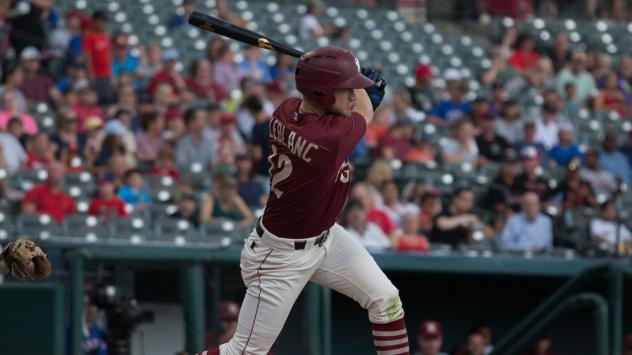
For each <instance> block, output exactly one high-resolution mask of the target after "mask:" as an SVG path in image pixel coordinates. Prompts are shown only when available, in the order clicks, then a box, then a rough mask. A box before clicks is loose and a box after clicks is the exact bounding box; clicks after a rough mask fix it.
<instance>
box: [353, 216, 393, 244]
mask: <svg viewBox="0 0 632 355" xmlns="http://www.w3.org/2000/svg"><path fill="white" fill-rule="evenodd" d="M347 232H349V234H351V235H352V236H353V237H354V238H355V239H357V240H358V241H359V242H360V244H362V246H363V247H365V248H366V250H368V251H385V250H386V249H388V248H390V247H391V240H390V239H388V237H387V236H386V235H385V234H384V232H382V230H381V229H380V227H378V226H377V224H375V223H372V222H367V225H366V228H365V230H364V233H363V234H360V233H358V231H356V230H355V229H352V228H347Z"/></svg>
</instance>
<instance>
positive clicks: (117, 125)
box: [105, 120, 127, 136]
mask: <svg viewBox="0 0 632 355" xmlns="http://www.w3.org/2000/svg"><path fill="white" fill-rule="evenodd" d="M126 133H127V128H125V125H124V124H123V123H121V121H119V120H109V121H108V122H107V123H106V124H105V134H107V135H110V136H122V135H125V134H126Z"/></svg>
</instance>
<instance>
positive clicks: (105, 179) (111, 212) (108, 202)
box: [88, 174, 128, 222]
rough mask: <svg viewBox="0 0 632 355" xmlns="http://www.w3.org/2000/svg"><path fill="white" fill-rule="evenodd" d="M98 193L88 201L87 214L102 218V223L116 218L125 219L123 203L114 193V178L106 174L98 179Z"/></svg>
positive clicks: (125, 212)
mask: <svg viewBox="0 0 632 355" xmlns="http://www.w3.org/2000/svg"><path fill="white" fill-rule="evenodd" d="M97 183H98V184H99V192H98V195H97V196H96V197H94V198H93V199H92V200H91V201H90V207H89V208H88V214H91V215H93V216H100V217H103V221H104V222H109V221H110V220H112V219H114V218H117V217H127V216H128V213H127V211H126V210H125V201H123V199H121V198H120V197H118V195H116V194H115V193H114V177H113V176H112V175H109V174H106V175H103V176H101V177H99V180H98V181H97Z"/></svg>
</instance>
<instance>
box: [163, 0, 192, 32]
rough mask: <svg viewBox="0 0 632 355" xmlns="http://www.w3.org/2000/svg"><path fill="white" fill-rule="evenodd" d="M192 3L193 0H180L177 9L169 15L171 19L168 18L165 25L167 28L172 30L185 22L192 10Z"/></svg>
mask: <svg viewBox="0 0 632 355" xmlns="http://www.w3.org/2000/svg"><path fill="white" fill-rule="evenodd" d="M193 5H194V1H193V0H182V3H181V4H180V7H179V8H178V11H176V13H175V14H174V15H173V16H171V19H169V24H168V25H167V27H169V30H172V31H173V30H175V29H178V28H181V27H182V26H185V25H186V24H187V21H188V20H189V16H191V13H192V12H193Z"/></svg>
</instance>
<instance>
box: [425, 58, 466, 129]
mask: <svg viewBox="0 0 632 355" xmlns="http://www.w3.org/2000/svg"><path fill="white" fill-rule="evenodd" d="M444 80H445V85H446V91H447V94H448V98H447V100H442V101H439V102H437V103H436V104H435V105H434V106H433V107H432V110H431V111H430V117H429V119H428V121H429V122H430V123H432V124H435V125H437V126H440V127H448V126H449V125H450V124H451V123H452V122H454V121H456V120H457V119H459V118H461V117H462V116H463V115H466V114H469V113H470V111H471V103H470V102H469V101H468V100H467V99H466V98H465V97H464V94H465V90H466V86H465V83H464V82H463V77H462V76H461V72H460V71H459V70H457V69H454V68H449V69H448V70H446V71H445V74H444Z"/></svg>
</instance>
